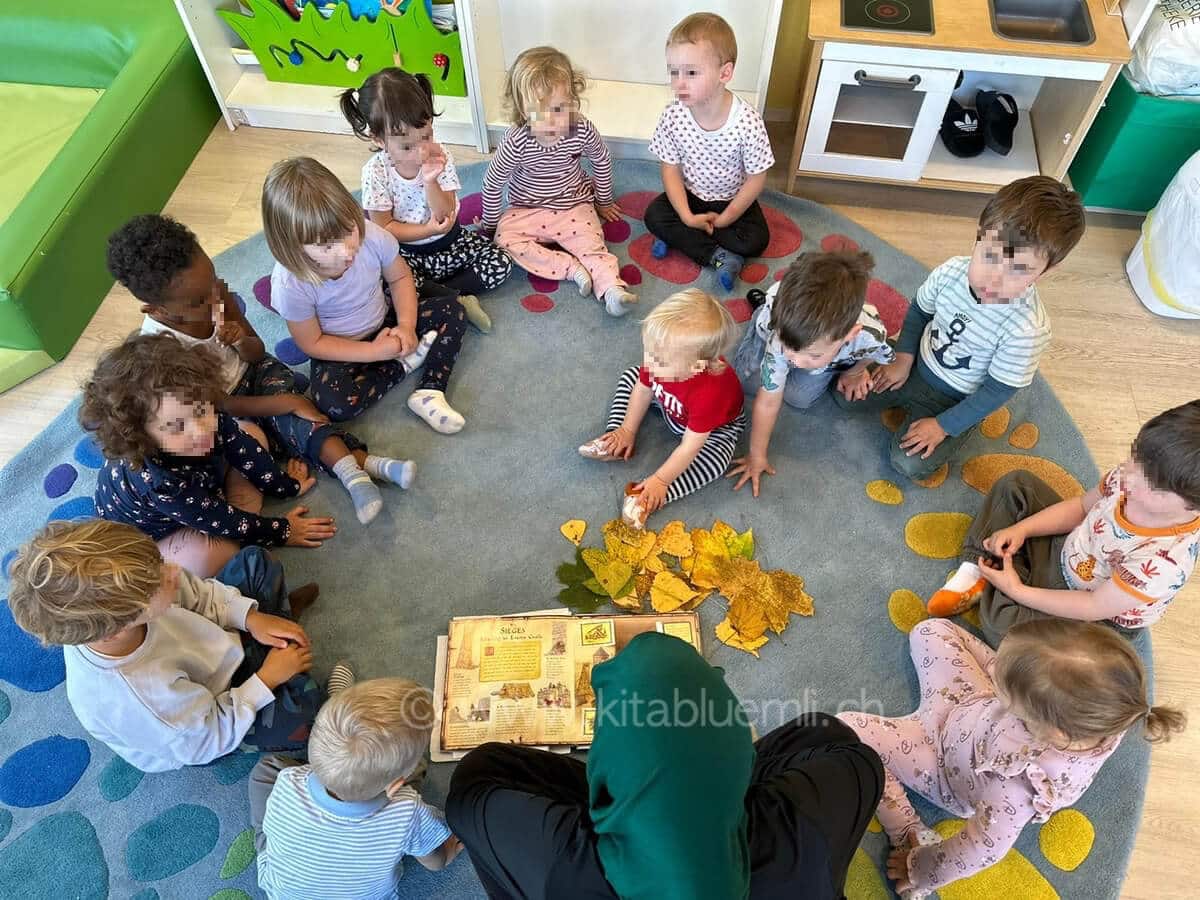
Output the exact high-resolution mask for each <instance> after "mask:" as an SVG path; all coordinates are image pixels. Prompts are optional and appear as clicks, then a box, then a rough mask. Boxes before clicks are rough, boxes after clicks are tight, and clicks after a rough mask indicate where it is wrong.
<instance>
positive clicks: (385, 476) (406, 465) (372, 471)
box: [363, 454, 417, 491]
mask: <svg viewBox="0 0 1200 900" xmlns="http://www.w3.org/2000/svg"><path fill="white" fill-rule="evenodd" d="M363 469H365V470H366V473H367V474H368V475H370V476H371V477H372V478H374V479H377V480H378V481H390V482H391V483H392V484H398V485H399V486H400V487H402V488H403V489H404V490H406V491H407V490H408V489H409V487H410V486H411V485H412V483H413V478H414V477H415V476H416V474H417V464H416V463H415V462H413V461H412V460H411V459H389V458H388V457H386V456H372V455H370V454H368V455H367V461H366V463H365V464H364V465H363Z"/></svg>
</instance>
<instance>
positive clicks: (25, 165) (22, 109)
mask: <svg viewBox="0 0 1200 900" xmlns="http://www.w3.org/2000/svg"><path fill="white" fill-rule="evenodd" d="M103 93H104V91H101V90H96V89H94V88H68V87H54V86H52V85H45V84H8V83H4V82H0V109H3V110H4V114H5V117H6V118H7V119H8V122H9V127H8V128H4V129H0V227H3V225H4V223H5V222H6V221H7V220H8V217H9V214H10V213H12V211H13V210H14V209H16V207H17V204H18V203H20V202H21V198H22V197H24V196H25V194H26V193H28V191H29V189H30V188H31V187H33V184H34V182H36V181H37V180H38V178H39V177H41V174H42V172H44V171H45V170H46V166H48V165H50V161H51V160H52V159H54V157H55V156H57V155H58V151H59V150H61V149H62V146H63V144H65V143H66V142H67V139H68V138H69V137H70V136H71V135H72V134H74V132H75V129H76V128H78V127H79V123H80V122H82V121H83V119H84V117H85V116H86V115H87V114H88V113H89V112H90V111H91V109H92V107H93V106H95V105H96V101H97V100H99V99H100V96H101V95H102V94H103Z"/></svg>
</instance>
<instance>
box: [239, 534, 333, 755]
mask: <svg viewBox="0 0 1200 900" xmlns="http://www.w3.org/2000/svg"><path fill="white" fill-rule="evenodd" d="M217 581H219V582H221V583H222V584H227V585H229V586H230V587H235V588H237V589H238V590H239V591H241V592H242V594H243V595H244V596H246V597H250V598H251V599H253V600H257V601H258V611H259V612H263V613H268V614H270V615H272V616H282V617H283V618H286V619H290V618H291V617H292V610H291V607H290V606H289V605H288V592H287V585H286V584H285V583H284V580H283V566H282V565H280V563H279V561H278V560H277V559H275V558H274V557H272V556H271V555H270V554H269V553H268V552H267V551H266V550H264V549H263V548H262V547H243V548H242V549H241V550H240V551H239V552H238V554H237V555H236V556H234V558H233V559H231V560H230V561H229V562H228V563H226V564H225V568H223V569H222V570H221V571H220V572H218V573H217ZM242 649H243V651H244V652H245V654H246V655H245V657H244V658H243V659H242V664H241V665H240V666H238V667H237V670H236V671H235V672H234V673H233V678H232V680H231V683H232V684H234V685H240V684H242V683H243V682H244V681H245V680H246V679H247V678H249V677H250V676H251V675H253V674H254V673H256V672H257V671H258V670H259V669H260V668H262V664H263V662H264V661H265V660H266V658H267V654H268V653H269V652H270V651H271V648H270V647H268V646H266V645H265V644H260V643H259V642H258V641H256V640H255V639H254V638H253V637H251V636H250V634H249V633H248V632H244V631H243V632H242ZM324 702H325V692H324V691H322V690H321V688H320V687H319V686H318V685H317V683H316V682H315V681H313V680H312V678H310V677H309V676H308V675H307V674H300V675H296V676H294V677H293V678H291V679H290V680H288V681H286V682H284V683H283V684H281V685H279V687H277V688H275V702H274V703H271V704H269V705H267V706H264V707H263V708H262V709H260V710H259V711H258V715H257V716H256V717H255V719H254V725H253V726H251V728H250V730H249V731H248V732H247V733H246V737H245V738H244V739H243V740H242V750H243V751H247V752H257V751H262V750H288V751H292V752H299V751H303V750H304V748H305V747H307V746H308V732H309V730H310V729H311V728H312V723H313V719H315V718H316V717H317V710H319V709H320V708H321V704H322V703H324Z"/></svg>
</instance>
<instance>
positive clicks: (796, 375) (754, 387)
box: [733, 306, 837, 409]
mask: <svg viewBox="0 0 1200 900" xmlns="http://www.w3.org/2000/svg"><path fill="white" fill-rule="evenodd" d="M766 314H767V308H766V307H765V306H760V307H759V308H758V309H757V310H756V311H755V313H754V315H753V316H752V317H751V319H750V326H749V327H748V328H747V329H746V335H745V337H743V338H742V342H741V343H740V344H739V345H738V348H737V352H736V353H735V354H734V356H733V368H734V371H735V372H737V376H738V378H739V379H740V380H741V382H742V390H744V391H745V392H746V393H747V394H751V395H753V394H757V393H758V386H759V385H760V384H762V361H763V355H764V354H765V353H766V350H767V343H766V341H764V340H763V339H762V338H760V337H759V336H758V329H757V327H756V326H757V323H758V321H759V319H760V318H761V317H763V316H765V315H766ZM836 374H837V373H836V372H833V371H827V372H810V371H808V370H807V369H788V376H787V381H786V382H785V383H784V385H783V402H784V403H786V404H787V405H788V406H792V407H795V408H796V409H808V408H809V407H810V406H812V405H813V404H814V403H816V402H817V401H818V400H819V399H821V395H822V394H824V393H825V392H826V391H827V390H829V385H830V383H831V382H832V381H833V377H834V375H836Z"/></svg>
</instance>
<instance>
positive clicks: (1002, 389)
mask: <svg viewBox="0 0 1200 900" xmlns="http://www.w3.org/2000/svg"><path fill="white" fill-rule="evenodd" d="M1083 230H1084V218H1083V206H1082V205H1081V204H1080V202H1079V195H1078V194H1077V193H1075V192H1074V191H1072V190H1070V189H1069V188H1067V187H1066V186H1065V185H1063V184H1062V183H1061V182H1058V181H1056V180H1054V179H1053V178H1050V177H1048V176H1045V175H1033V176H1030V177H1029V178H1021V179H1019V180H1017V181H1014V182H1012V183H1011V184H1009V185H1006V186H1005V187H1002V188H1001V189H1000V190H999V191H997V192H996V194H995V195H994V196H993V197H992V198H991V200H989V201H988V203H987V206H985V207H984V209H983V213H982V215H980V217H979V229H978V232H977V234H976V239H975V250H974V252H973V253H972V255H971V256H956V257H954V258H953V259H950V260H949V261H947V262H944V263H942V265H940V266H938V267H937V268H936V269H934V270H933V272H931V273H930V275H929V277H928V278H927V279H926V280H925V283H924V284H923V285H921V287H920V288H919V289H918V290H917V295H916V297H915V299H914V300H913V302H912V303H911V304H909V307H908V314H907V315H906V316H905V318H904V326H903V328H902V329H901V331H900V338H899V340H898V341H897V343H896V361H895V362H893V363H890V364H889V365H885V366H880V367H879V368H878V369H876V370H875V372H874V373H873V375H872V384H871V390H872V392H873V393H872V395H871V396H870V397H868V398H866V399H863V400H849V399H846V398H841V397H834V400H835V402H837V403H838V404H839V405H841V406H846V407H849V408H851V409H858V410H881V409H886V408H888V407H892V406H898V407H902V408H903V409H904V411H905V416H904V420H903V422H902V423H901V424H900V427H899V428H898V429H897V430H896V433H895V434H894V435H893V437H892V441H891V451H890V456H891V463H892V467H893V468H895V470H896V471H897V472H899V473H900V474H901V475H904V476H907V477H908V478H911V479H912V480H914V481H919V480H921V479H925V478H928V477H930V476H931V475H933V474H934V473H935V472H936V471H937V470H938V469H939V468H941V467H942V466H943V465H944V464H946V463H948V462H949V461H950V459H951V458H952V457H953V456H954V455H955V454H956V453H957V451H958V449H959V448H960V447H961V446H962V445H963V443H964V442H965V441H966V439H967V438H968V437H969V436H970V434H971V432H972V431H973V430H974V429H975V426H976V425H978V424H979V423H980V422H982V421H983V419H984V418H985V417H986V416H987V415H988V414H989V413H991V412H994V411H995V410H997V409H999V408H1000V407H1001V406H1003V405H1004V404H1005V403H1006V402H1008V400H1009V399H1010V398H1011V397H1012V396H1013V395H1014V394H1015V393H1016V392H1017V390H1018V389H1019V388H1023V387H1026V386H1027V385H1028V384H1029V383H1030V382H1032V381H1033V376H1034V375H1035V374H1037V367H1038V361H1039V360H1040V359H1041V355H1042V353H1043V351H1044V350H1045V349H1046V347H1047V346H1048V345H1049V343H1050V322H1049V320H1048V319H1047V317H1046V310H1045V309H1044V308H1043V307H1042V301H1041V300H1040V299H1039V298H1038V293H1037V288H1036V287H1034V285H1035V284H1036V282H1037V281H1038V280H1040V279H1041V278H1042V277H1043V276H1044V275H1045V274H1046V273H1047V272H1049V271H1050V270H1051V269H1053V268H1054V267H1055V266H1057V265H1058V264H1059V263H1061V262H1062V261H1063V260H1064V259H1066V257H1067V254H1068V253H1070V252H1071V249H1072V248H1073V247H1074V246H1075V245H1076V244H1077V243H1078V242H1079V239H1080V238H1081V237H1083ZM914 361H915V362H916V372H915V373H914V372H913V363H914Z"/></svg>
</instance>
